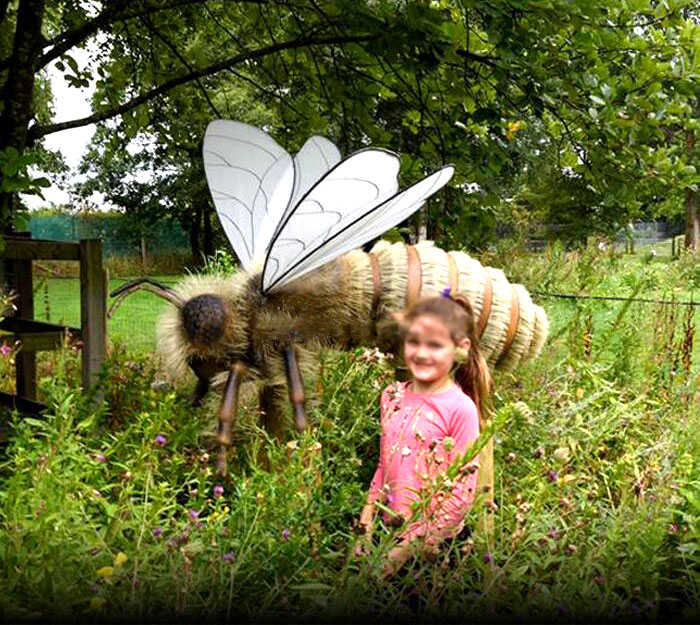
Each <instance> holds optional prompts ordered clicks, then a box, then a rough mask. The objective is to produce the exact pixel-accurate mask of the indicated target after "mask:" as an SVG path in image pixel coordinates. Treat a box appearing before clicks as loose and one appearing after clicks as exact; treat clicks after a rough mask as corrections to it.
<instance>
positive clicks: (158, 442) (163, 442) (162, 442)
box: [153, 434, 168, 447]
mask: <svg viewBox="0 0 700 625" xmlns="http://www.w3.org/2000/svg"><path fill="white" fill-rule="evenodd" d="M153 442H154V443H155V444H156V445H160V446H161V447H165V446H166V445H167V444H168V439H167V438H165V436H163V435H162V434H158V436H156V437H155V438H154V439H153Z"/></svg>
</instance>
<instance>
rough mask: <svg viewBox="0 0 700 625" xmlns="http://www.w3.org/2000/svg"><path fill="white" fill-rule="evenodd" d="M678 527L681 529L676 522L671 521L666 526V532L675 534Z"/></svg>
mask: <svg viewBox="0 0 700 625" xmlns="http://www.w3.org/2000/svg"><path fill="white" fill-rule="evenodd" d="M679 529H681V528H680V526H679V525H678V523H671V524H670V525H669V526H668V533H669V534H676V533H677V532H678V530H679Z"/></svg>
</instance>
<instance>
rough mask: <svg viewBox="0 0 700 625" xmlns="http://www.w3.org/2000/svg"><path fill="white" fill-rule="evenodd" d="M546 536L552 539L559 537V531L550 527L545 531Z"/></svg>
mask: <svg viewBox="0 0 700 625" xmlns="http://www.w3.org/2000/svg"><path fill="white" fill-rule="evenodd" d="M547 536H549V537H550V538H551V539H552V540H556V539H557V538H559V532H558V531H557V530H556V529H554V528H551V529H550V530H549V531H548V532H547Z"/></svg>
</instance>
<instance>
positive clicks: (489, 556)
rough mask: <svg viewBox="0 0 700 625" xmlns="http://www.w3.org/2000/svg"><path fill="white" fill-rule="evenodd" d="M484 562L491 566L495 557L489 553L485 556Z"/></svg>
mask: <svg viewBox="0 0 700 625" xmlns="http://www.w3.org/2000/svg"><path fill="white" fill-rule="evenodd" d="M484 562H485V563H486V564H491V563H492V562H493V556H492V555H491V554H490V553H489V552H488V551H487V552H486V553H485V554H484Z"/></svg>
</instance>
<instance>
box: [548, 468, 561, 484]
mask: <svg viewBox="0 0 700 625" xmlns="http://www.w3.org/2000/svg"><path fill="white" fill-rule="evenodd" d="M547 478H548V479H549V481H550V482H556V481H557V480H558V479H559V474H558V473H557V472H556V471H555V470H554V469H550V470H549V471H547Z"/></svg>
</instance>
